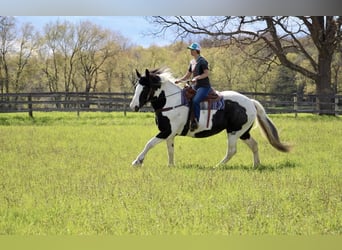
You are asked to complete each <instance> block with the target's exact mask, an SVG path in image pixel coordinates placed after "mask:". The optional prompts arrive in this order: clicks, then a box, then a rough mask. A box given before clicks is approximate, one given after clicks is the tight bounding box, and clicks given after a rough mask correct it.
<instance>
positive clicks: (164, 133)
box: [130, 68, 290, 167]
mask: <svg viewBox="0 0 342 250" xmlns="http://www.w3.org/2000/svg"><path fill="white" fill-rule="evenodd" d="M136 73H137V76H138V82H137V84H136V86H135V93H134V96H133V98H132V101H131V103H130V107H131V109H133V110H135V111H138V110H139V109H140V108H141V107H142V106H144V105H145V104H146V103H147V102H151V105H152V107H153V108H154V111H155V114H156V124H157V126H158V129H159V131H160V132H159V133H158V134H157V135H156V136H155V137H153V138H151V139H150V140H149V141H148V142H147V144H146V145H145V148H144V149H143V151H142V152H141V153H140V154H139V155H138V156H137V158H136V159H135V160H134V161H133V162H132V165H133V166H139V165H141V164H142V163H143V161H144V158H145V156H146V154H147V152H148V151H149V150H150V149H151V148H152V147H154V146H155V145H156V144H158V143H160V142H162V141H166V144H167V149H168V158H169V165H173V164H174V138H175V136H177V135H182V136H190V137H194V138H203V137H208V136H212V135H215V134H217V133H219V132H221V131H222V130H226V132H227V134H228V149H227V153H226V156H225V157H224V158H223V159H222V161H221V162H220V163H219V164H224V163H226V162H228V161H229V160H230V159H231V158H232V157H233V155H234V154H235V153H236V143H237V140H238V139H239V138H240V139H241V140H242V141H243V142H244V143H246V144H247V146H248V147H249V148H250V149H251V151H252V152H253V159H254V164H253V166H254V167H257V166H258V165H259V163H260V160H259V154H258V144H257V142H256V141H255V140H254V139H253V138H252V136H251V135H250V130H251V128H252V127H253V123H254V122H255V121H258V123H259V125H260V127H261V130H262V132H264V134H265V135H266V137H267V139H268V141H269V143H270V144H271V145H272V146H273V147H274V148H276V149H277V150H279V151H282V152H288V151H289V149H290V148H289V146H287V145H285V144H283V143H282V142H281V141H280V139H279V136H278V132H277V129H276V127H275V125H274V124H273V123H272V121H271V120H270V118H269V117H268V116H267V114H266V113H265V110H264V108H263V106H262V105H261V104H260V103H259V102H258V101H256V100H253V99H250V98H248V97H246V96H244V95H242V94H240V93H237V92H234V91H223V92H219V95H221V96H222V98H223V103H224V105H223V106H224V107H221V108H220V109H216V110H210V113H209V112H208V109H204V110H201V115H200V121H199V126H198V129H196V130H195V131H190V130H189V105H187V104H186V103H184V100H183V98H182V87H180V86H179V85H176V84H174V82H175V79H174V78H173V77H172V74H171V73H170V72H169V70H168V69H165V68H163V69H156V70H152V71H149V70H147V69H146V71H145V75H144V76H142V75H141V74H140V73H139V72H138V71H136ZM208 113H209V114H210V117H207V116H208Z"/></svg>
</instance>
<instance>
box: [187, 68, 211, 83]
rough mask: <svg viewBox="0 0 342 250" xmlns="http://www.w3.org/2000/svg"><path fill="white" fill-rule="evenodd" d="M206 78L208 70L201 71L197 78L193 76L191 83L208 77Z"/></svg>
mask: <svg viewBox="0 0 342 250" xmlns="http://www.w3.org/2000/svg"><path fill="white" fill-rule="evenodd" d="M208 76H209V70H208V69H205V70H204V71H203V74H201V75H198V76H195V77H194V78H193V79H192V80H191V81H192V82H196V81H197V80H201V79H204V78H206V77H208Z"/></svg>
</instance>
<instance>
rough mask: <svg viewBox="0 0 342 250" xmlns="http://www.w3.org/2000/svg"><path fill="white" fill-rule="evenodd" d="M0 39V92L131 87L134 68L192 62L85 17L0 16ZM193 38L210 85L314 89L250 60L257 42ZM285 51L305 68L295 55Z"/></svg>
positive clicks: (181, 68) (337, 70)
mask: <svg viewBox="0 0 342 250" xmlns="http://www.w3.org/2000/svg"><path fill="white" fill-rule="evenodd" d="M303 39H305V38H303ZM0 42H1V44H0V52H1V54H0V92H1V93H20V92H58V91H59V92H74V91H77V92H123V91H125V92H126V91H133V89H132V84H134V82H135V81H136V76H135V69H138V70H140V71H143V70H144V69H145V68H150V69H151V68H157V67H161V66H167V67H169V68H170V69H171V70H172V72H173V73H174V76H175V77H180V76H182V75H184V73H185V71H186V70H187V68H188V63H189V61H190V59H191V56H190V53H189V51H188V50H187V49H186V47H187V45H188V42H176V43H174V44H171V45H169V46H164V47H158V46H151V47H149V48H143V47H140V46H136V45H132V44H131V43H130V41H129V40H128V39H127V38H125V37H123V36H121V35H120V34H117V33H115V32H114V31H112V30H108V29H105V28H103V27H101V26H98V25H96V24H94V23H92V22H91V21H83V22H80V23H78V24H75V23H71V22H69V21H56V22H52V23H48V24H46V25H45V26H44V29H43V30H42V31H37V30H36V29H35V28H34V27H33V26H32V25H31V24H29V23H27V24H24V25H21V26H19V25H18V24H17V23H16V19H15V18H14V17H0ZM200 43H201V45H202V47H203V50H202V54H203V56H205V57H206V58H207V60H208V61H209V66H210V71H211V72H210V78H211V81H212V83H213V85H214V87H215V88H216V89H219V90H225V89H234V90H238V91H248V92H276V93H294V92H298V93H314V92H315V86H314V83H313V82H312V80H310V79H309V78H306V77H305V76H303V75H300V74H298V73H295V72H293V71H291V70H289V69H287V68H285V67H283V66H280V64H279V63H278V62H277V60H274V61H273V62H272V63H269V61H267V62H265V61H263V60H260V56H259V57H258V58H256V57H253V54H256V53H258V51H260V47H259V45H258V44H254V45H253V46H248V47H247V46H246V47H244V46H243V45H242V44H241V43H240V44H238V43H235V42H234V41H229V42H227V41H224V42H223V41H222V42H217V41H211V40H208V39H202V40H201V41H200ZM260 46H261V45H260ZM306 46H308V48H310V46H313V45H312V44H310V43H307V45H306ZM309 51H310V50H309ZM312 51H314V50H312ZM270 53H271V52H270ZM313 53H314V52H313ZM336 55H337V56H336V58H335V59H334V63H333V66H332V76H333V83H332V84H333V86H332V87H333V88H334V89H335V92H336V93H338V92H340V90H341V88H342V72H341V67H342V59H341V53H337V54H336ZM266 56H267V57H269V55H265V57H266ZM290 56H293V58H294V59H295V60H298V61H299V62H300V63H301V64H302V65H304V66H305V65H306V64H307V65H308V67H310V65H309V62H307V61H305V59H303V58H301V57H300V56H298V55H297V54H295V53H292V54H290ZM312 56H313V57H315V55H312Z"/></svg>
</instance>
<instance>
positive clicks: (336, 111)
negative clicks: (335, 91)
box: [335, 96, 338, 116]
mask: <svg viewBox="0 0 342 250" xmlns="http://www.w3.org/2000/svg"><path fill="white" fill-rule="evenodd" d="M335 116H338V97H337V96H335Z"/></svg>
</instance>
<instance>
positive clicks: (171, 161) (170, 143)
mask: <svg viewBox="0 0 342 250" xmlns="http://www.w3.org/2000/svg"><path fill="white" fill-rule="evenodd" d="M174 141H175V137H171V138H169V139H167V140H166V145H167V153H168V156H169V166H173V165H174V164H175V162H174Z"/></svg>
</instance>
